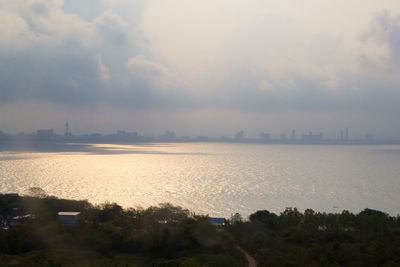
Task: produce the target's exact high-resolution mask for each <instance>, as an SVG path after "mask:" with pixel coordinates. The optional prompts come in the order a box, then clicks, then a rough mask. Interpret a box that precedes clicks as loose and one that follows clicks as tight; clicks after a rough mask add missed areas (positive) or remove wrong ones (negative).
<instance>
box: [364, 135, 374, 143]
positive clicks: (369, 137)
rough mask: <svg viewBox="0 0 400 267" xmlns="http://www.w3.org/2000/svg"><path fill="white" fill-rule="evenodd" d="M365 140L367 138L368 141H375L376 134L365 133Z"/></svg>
mask: <svg viewBox="0 0 400 267" xmlns="http://www.w3.org/2000/svg"><path fill="white" fill-rule="evenodd" d="M365 140H366V141H367V142H373V141H375V135H374V134H370V133H367V134H365Z"/></svg>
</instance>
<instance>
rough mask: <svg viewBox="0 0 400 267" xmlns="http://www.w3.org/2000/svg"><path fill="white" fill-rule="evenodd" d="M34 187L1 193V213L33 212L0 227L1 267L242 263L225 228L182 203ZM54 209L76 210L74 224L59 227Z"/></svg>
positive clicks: (5, 214) (5, 215)
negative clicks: (99, 200) (66, 195)
mask: <svg viewBox="0 0 400 267" xmlns="http://www.w3.org/2000/svg"><path fill="white" fill-rule="evenodd" d="M34 191H35V192H33V195H34V196H24V197H15V196H8V195H0V214H1V215H2V218H6V217H8V218H11V217H16V216H23V215H26V214H32V215H33V216H32V217H30V218H29V219H27V220H25V221H21V222H19V223H18V224H16V225H14V226H12V227H3V228H2V229H0V266H2V265H16V266H18V265H19V266H64V265H74V266H75V265H78V264H82V265H84V264H92V265H93V266H115V265H117V266H126V265H129V266H216V265H217V266H244V263H245V260H244V257H243V255H242V254H241V253H240V252H239V251H237V249H236V247H235V242H234V241H233V237H232V236H230V234H229V233H227V232H224V231H220V230H218V229H217V228H216V227H214V226H213V225H212V224H211V223H210V220H209V218H208V217H206V216H198V215H195V214H192V213H190V212H189V211H188V210H186V209H183V208H181V207H177V206H172V205H171V204H160V205H159V206H155V207H149V208H147V209H140V208H137V209H133V208H131V209H123V208H122V207H121V206H119V205H117V204H115V203H104V204H101V205H97V206H93V205H91V204H90V203H89V202H87V201H75V200H65V199H58V198H55V197H49V196H44V195H43V192H42V191H40V190H34ZM36 191H37V192H36ZM39 191H40V192H39ZM30 193H32V192H30ZM36 193H40V194H39V195H37V194H36ZM59 211H80V212H81V214H80V216H79V220H78V222H77V223H76V225H74V226H64V225H62V223H61V222H60V219H59V218H58V215H57V213H58V212H59ZM85 266H87V265H85Z"/></svg>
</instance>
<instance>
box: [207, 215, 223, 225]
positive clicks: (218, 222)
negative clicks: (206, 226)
mask: <svg viewBox="0 0 400 267" xmlns="http://www.w3.org/2000/svg"><path fill="white" fill-rule="evenodd" d="M210 222H211V223H212V224H213V225H215V226H223V225H225V218H213V217H211V218H210Z"/></svg>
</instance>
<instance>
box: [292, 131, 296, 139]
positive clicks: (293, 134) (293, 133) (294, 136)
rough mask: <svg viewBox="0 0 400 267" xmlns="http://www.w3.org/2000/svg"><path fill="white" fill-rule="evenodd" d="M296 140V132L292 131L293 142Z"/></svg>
mask: <svg viewBox="0 0 400 267" xmlns="http://www.w3.org/2000/svg"><path fill="white" fill-rule="evenodd" d="M294 140H296V130H294V129H293V130H292V141H294Z"/></svg>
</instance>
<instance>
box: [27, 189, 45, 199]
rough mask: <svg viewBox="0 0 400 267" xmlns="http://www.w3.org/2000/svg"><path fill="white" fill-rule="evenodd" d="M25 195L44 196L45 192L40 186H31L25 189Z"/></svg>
mask: <svg viewBox="0 0 400 267" xmlns="http://www.w3.org/2000/svg"><path fill="white" fill-rule="evenodd" d="M27 195H28V196H31V197H37V198H46V197H47V194H46V192H45V191H44V190H43V189H42V188H40V187H31V188H29V189H28V190H27Z"/></svg>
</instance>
